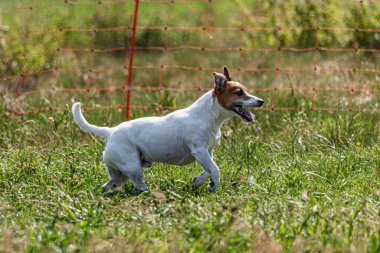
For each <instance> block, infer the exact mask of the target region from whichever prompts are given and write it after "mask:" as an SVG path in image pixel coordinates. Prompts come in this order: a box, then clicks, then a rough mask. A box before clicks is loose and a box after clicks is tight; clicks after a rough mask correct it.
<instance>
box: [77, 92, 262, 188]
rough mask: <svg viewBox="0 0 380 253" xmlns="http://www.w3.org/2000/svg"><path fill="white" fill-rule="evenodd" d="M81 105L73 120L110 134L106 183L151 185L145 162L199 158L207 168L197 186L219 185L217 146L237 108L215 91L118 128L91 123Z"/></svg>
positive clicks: (180, 162)
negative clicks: (220, 100)
mask: <svg viewBox="0 0 380 253" xmlns="http://www.w3.org/2000/svg"><path fill="white" fill-rule="evenodd" d="M257 99H258V98H256V97H254V96H251V98H250V101H245V103H246V104H247V103H248V104H249V103H251V104H252V103H257ZM251 106H252V105H251ZM80 107H81V104H80V103H75V104H74V105H73V107H72V112H73V116H74V121H75V122H76V123H77V124H78V125H79V126H80V128H81V129H82V130H83V131H85V132H90V133H93V134H95V135H98V136H102V137H105V138H106V139H107V144H106V148H105V151H104V152H103V162H104V163H105V164H106V167H107V170H108V174H109V177H110V180H109V181H108V182H107V183H106V184H105V185H104V186H103V187H104V188H105V190H112V189H114V188H117V187H119V186H121V185H123V184H124V183H125V182H126V181H127V179H128V178H130V179H131V180H132V181H133V184H134V185H135V187H136V188H137V189H138V190H144V191H148V187H147V186H146V184H145V182H144V176H143V171H142V167H149V166H150V165H151V164H152V162H161V163H168V164H175V165H185V164H189V163H192V162H194V161H195V160H197V161H198V162H199V163H200V164H201V165H202V166H203V168H204V172H203V173H202V174H200V175H199V176H197V177H195V178H194V181H193V186H195V187H198V186H200V185H201V184H204V183H206V181H207V180H208V179H209V178H211V182H210V184H209V186H208V189H209V190H210V191H211V192H215V191H216V189H217V187H218V185H219V183H220V180H219V168H218V166H217V165H216V164H215V162H214V160H213V157H212V152H213V149H214V147H215V145H216V144H217V143H218V141H219V138H220V136H221V132H220V127H221V124H222V123H223V121H225V120H226V119H228V118H230V117H231V116H233V115H234V114H235V113H234V112H232V111H230V110H227V109H225V108H224V107H222V106H221V105H220V104H219V103H218V99H217V97H216V96H215V95H214V94H213V91H209V92H207V93H206V94H204V95H203V96H202V97H201V98H199V99H198V100H197V101H196V102H195V103H194V104H192V105H191V106H189V107H187V108H185V109H181V110H177V111H174V112H172V113H170V114H168V115H166V116H163V117H146V118H139V119H135V120H132V121H128V122H124V123H121V124H120V125H118V126H116V127H113V128H109V127H98V126H94V125H91V124H89V123H88V122H87V121H86V119H85V118H84V117H83V115H82V113H81V110H80Z"/></svg>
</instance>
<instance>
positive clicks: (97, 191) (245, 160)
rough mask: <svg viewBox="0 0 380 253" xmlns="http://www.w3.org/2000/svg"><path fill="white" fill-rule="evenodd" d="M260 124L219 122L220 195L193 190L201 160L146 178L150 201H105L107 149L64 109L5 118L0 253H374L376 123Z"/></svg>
mask: <svg viewBox="0 0 380 253" xmlns="http://www.w3.org/2000/svg"><path fill="white" fill-rule="evenodd" d="M256 116H257V119H258V122H257V123H256V124H245V123H242V122H240V120H238V119H234V120H232V121H229V122H228V123H227V124H225V125H224V127H223V137H222V141H221V144H220V145H219V146H218V147H217V149H216V152H215V155H214V156H215V160H216V162H217V164H218V165H219V166H220V168H221V186H220V188H219V189H218V191H217V193H216V194H210V193H209V192H208V191H207V189H206V187H202V188H201V189H199V190H193V189H192V187H191V181H192V178H193V177H194V176H195V175H196V174H198V173H199V172H200V171H201V170H202V169H201V167H200V165H198V164H191V165H188V166H185V167H176V166H168V165H160V164H155V165H154V166H153V167H152V168H151V169H147V170H145V176H146V182H147V184H148V186H149V187H150V189H151V193H144V194H139V193H138V192H136V191H135V190H134V188H133V186H132V184H131V182H128V183H127V185H126V186H125V187H124V189H123V192H116V193H102V191H101V185H102V184H103V183H104V182H105V181H106V180H107V175H106V172H105V169H104V166H103V164H102V161H101V153H102V149H103V147H104V142H103V140H101V139H99V138H95V137H92V136H90V135H87V134H83V133H82V132H81V131H80V130H79V129H78V127H77V126H75V125H74V123H73V122H72V117H71V114H70V112H69V111H68V110H67V111H65V112H62V113H55V114H52V115H50V116H49V115H48V116H46V115H43V114H39V115H34V116H25V117H12V118H4V119H2V124H1V125H0V127H1V129H0V144H1V145H0V146H1V147H2V149H1V161H0V168H1V173H0V234H1V236H0V245H1V246H0V251H3V252H13V251H16V252H17V251H28V252H60V251H63V252H73V251H74V252H77V251H81V252H109V251H111V250H112V251H114V252H146V251H151V252H177V251H190V252H195V251H196V252H199V251H200V252H206V251H214V252H215V251H216V252H242V251H253V252H279V251H285V252H299V251H305V252H308V251H312V252H315V251H322V252H329V251H331V252H364V251H367V252H378V251H379V250H380V226H379V225H380V224H379V222H380V219H379V203H380V175H379V169H380V156H379V153H380V144H379V143H380V139H379V138H380V137H379V136H380V135H379V115H377V114H372V115H371V114H349V113H333V114H327V113H317V112H310V113H307V112H294V113H279V114H273V113H271V112H257V113H256ZM110 118H117V117H115V115H111V113H100V112H99V113H93V114H91V117H90V119H89V120H90V121H92V122H97V123H99V124H100V122H102V123H104V124H115V123H116V122H115V121H112V120H110Z"/></svg>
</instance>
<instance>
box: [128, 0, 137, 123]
mask: <svg viewBox="0 0 380 253" xmlns="http://www.w3.org/2000/svg"><path fill="white" fill-rule="evenodd" d="M138 12H139V0H135V12H134V17H133V27H132V39H131V47H130V50H129V66H128V83H127V84H128V88H127V99H126V102H125V103H126V104H125V120H126V121H128V120H129V106H130V102H131V87H132V70H133V53H134V51H135V39H136V25H137V15H138Z"/></svg>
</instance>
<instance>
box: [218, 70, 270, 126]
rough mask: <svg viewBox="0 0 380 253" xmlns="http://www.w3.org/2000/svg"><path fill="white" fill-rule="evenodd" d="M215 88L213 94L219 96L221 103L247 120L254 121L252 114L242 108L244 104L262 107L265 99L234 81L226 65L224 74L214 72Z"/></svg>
mask: <svg viewBox="0 0 380 253" xmlns="http://www.w3.org/2000/svg"><path fill="white" fill-rule="evenodd" d="M213 75H214V81H215V88H214V91H213V95H214V96H216V97H217V99H218V102H219V104H220V105H221V106H222V107H223V108H225V109H226V110H231V111H234V112H235V113H237V114H238V115H239V116H240V117H242V118H243V119H244V120H246V121H252V120H253V119H252V116H253V115H252V114H251V113H250V112H249V111H248V110H245V109H243V108H242V106H243V105H245V106H250V107H260V106H262V105H263V103H264V101H263V100H262V99H260V98H257V97H254V96H252V95H250V94H249V93H248V90H247V88H246V87H245V86H244V85H243V84H241V83H239V82H234V81H232V79H231V77H230V74H229V72H228V69H227V67H224V71H223V74H220V73H217V72H214V73H213Z"/></svg>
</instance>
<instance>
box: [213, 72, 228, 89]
mask: <svg viewBox="0 0 380 253" xmlns="http://www.w3.org/2000/svg"><path fill="white" fill-rule="evenodd" d="M212 74H213V75H214V79H215V88H217V89H223V88H224V87H225V85H226V83H227V78H226V77H225V76H224V75H223V74H220V73H218V72H213V73H212Z"/></svg>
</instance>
